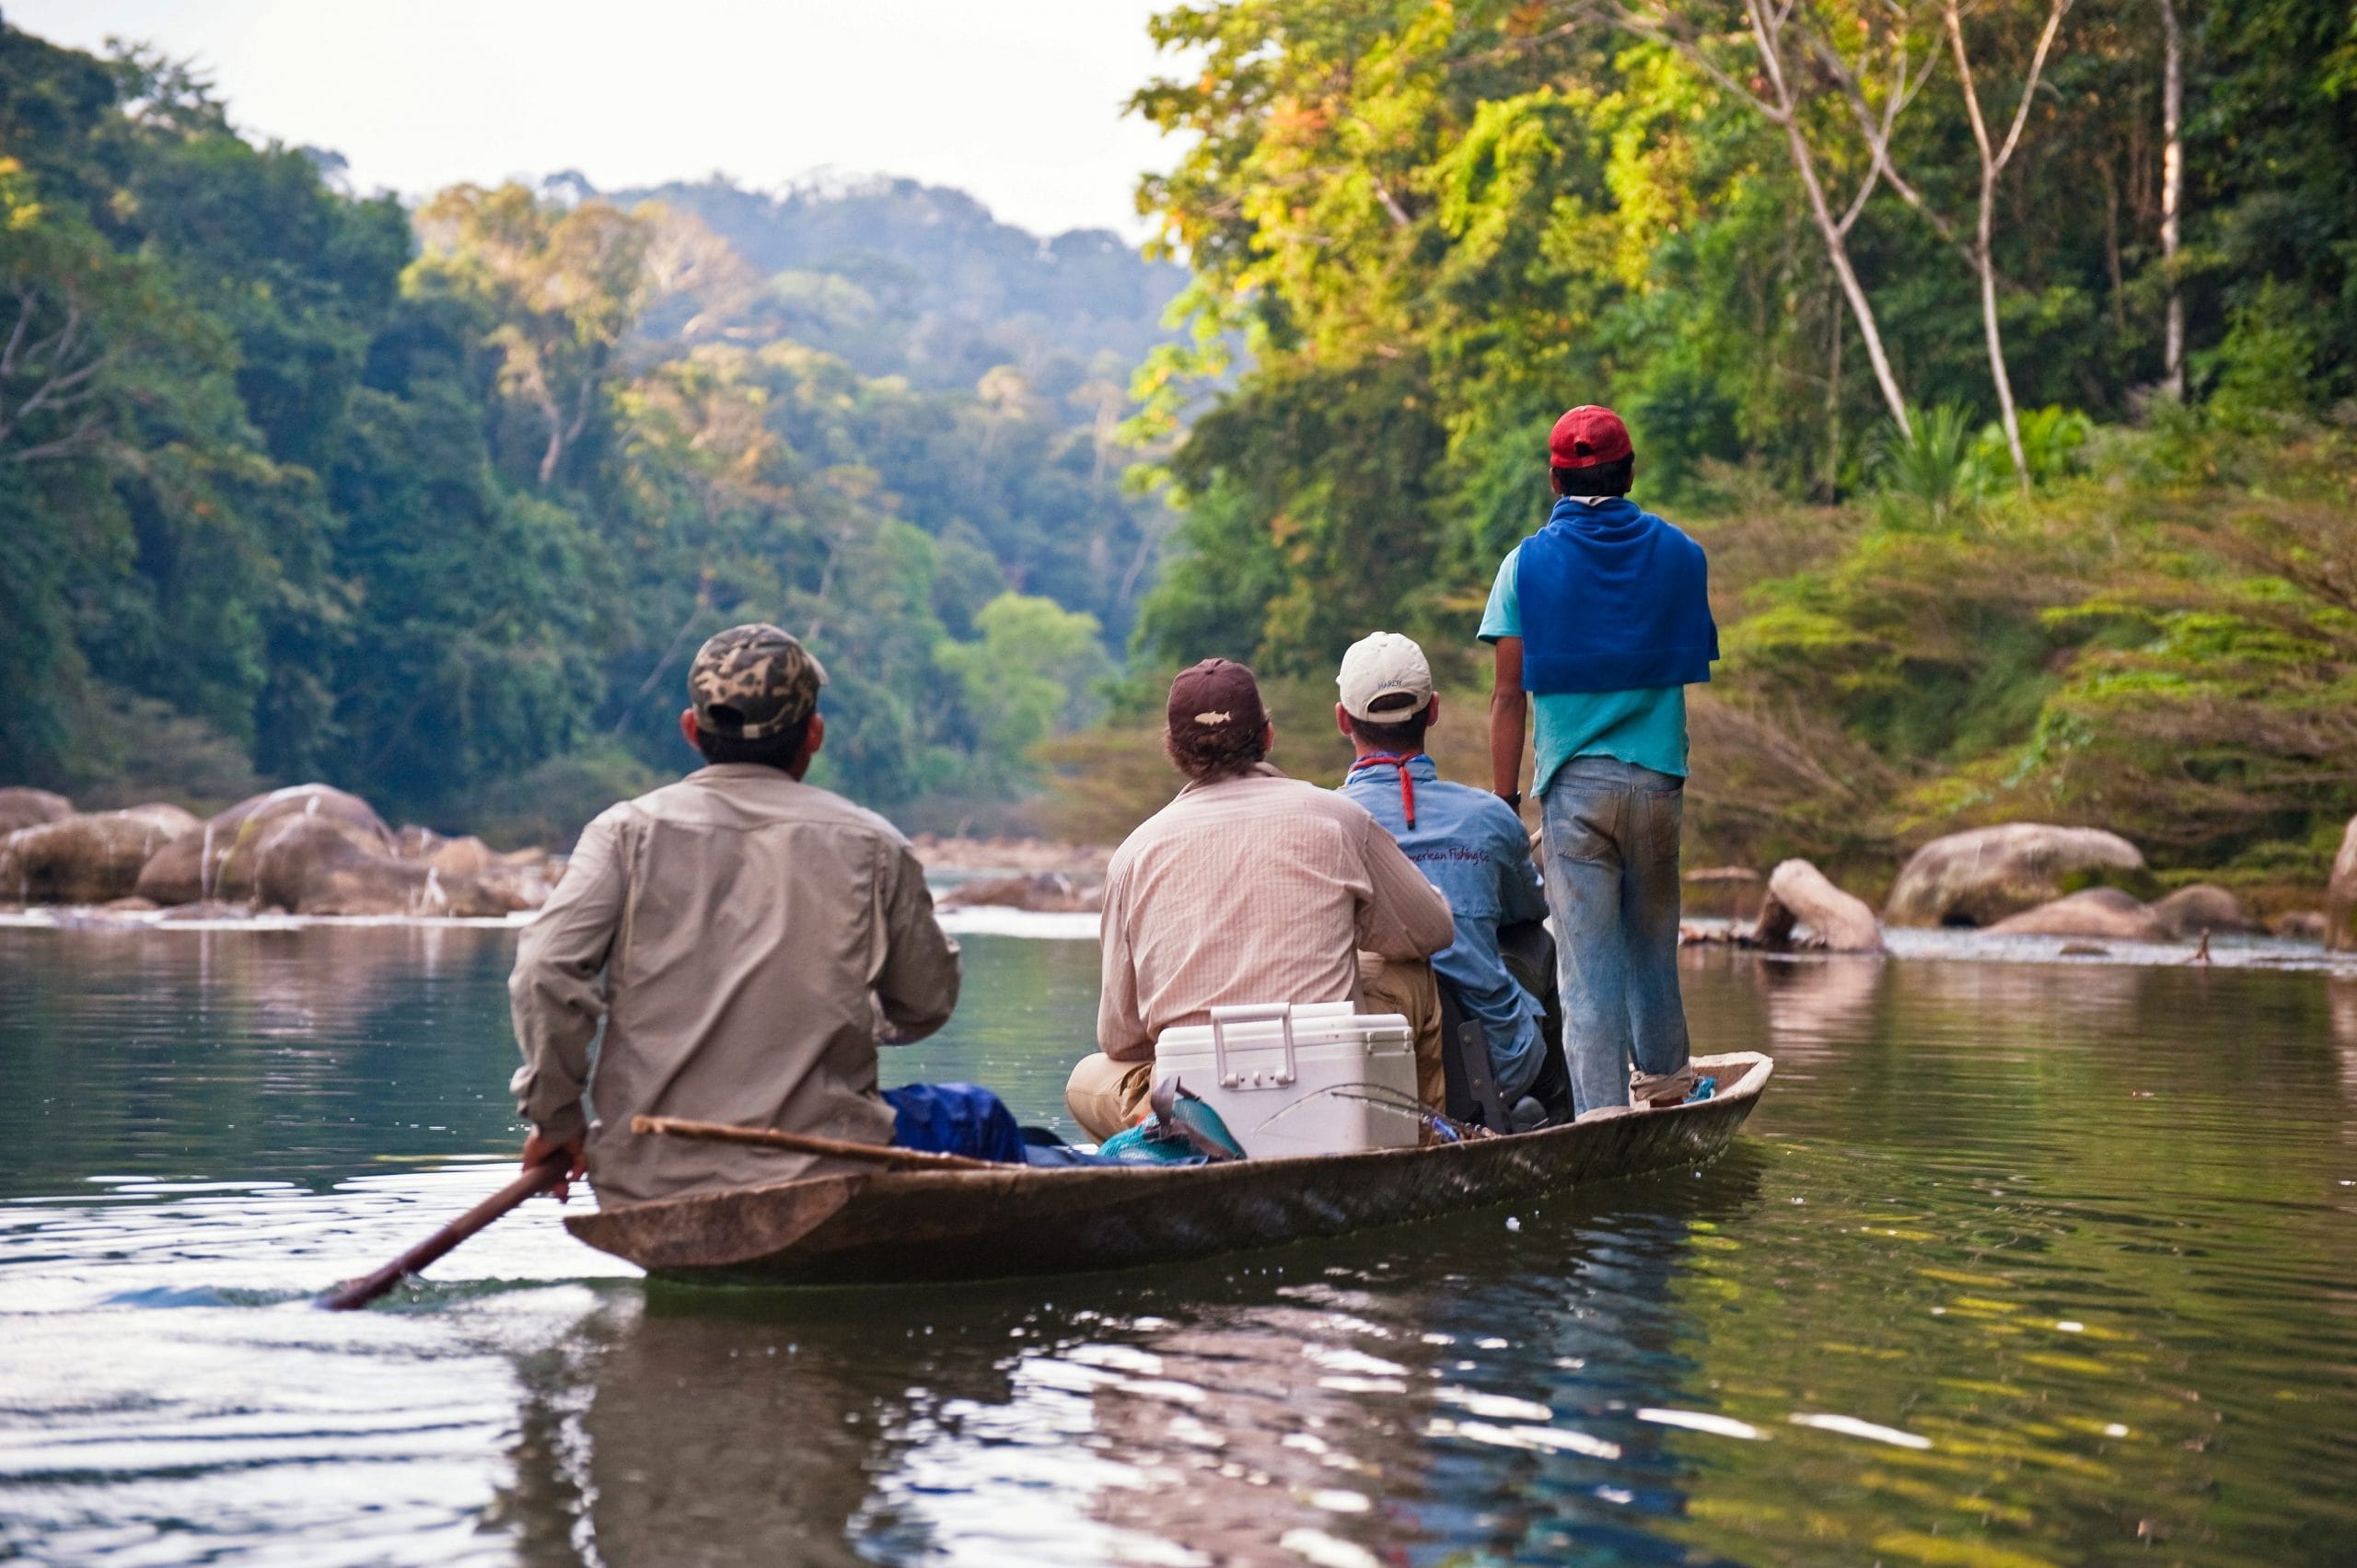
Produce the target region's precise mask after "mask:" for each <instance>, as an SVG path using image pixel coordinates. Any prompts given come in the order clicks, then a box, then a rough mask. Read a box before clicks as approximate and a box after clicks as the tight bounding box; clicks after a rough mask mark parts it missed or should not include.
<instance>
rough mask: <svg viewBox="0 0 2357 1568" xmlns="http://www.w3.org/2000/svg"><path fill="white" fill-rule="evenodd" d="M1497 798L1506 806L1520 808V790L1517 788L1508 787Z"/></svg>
mask: <svg viewBox="0 0 2357 1568" xmlns="http://www.w3.org/2000/svg"><path fill="white" fill-rule="evenodd" d="M1498 798H1499V799H1500V800H1503V801H1504V802H1505V803H1506V804H1507V805H1508V806H1511V807H1514V808H1515V810H1516V811H1519V810H1521V809H1522V791H1520V790H1518V789H1510V790H1508V791H1506V792H1505V794H1504V795H1502V796H1498Z"/></svg>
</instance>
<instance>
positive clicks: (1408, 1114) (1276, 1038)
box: [1154, 1002, 1422, 1159]
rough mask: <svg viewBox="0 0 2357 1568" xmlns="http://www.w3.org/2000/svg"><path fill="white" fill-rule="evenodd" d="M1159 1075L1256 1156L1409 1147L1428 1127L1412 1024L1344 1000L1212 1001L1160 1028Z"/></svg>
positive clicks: (1156, 1070)
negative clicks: (1188, 1020)
mask: <svg viewBox="0 0 2357 1568" xmlns="http://www.w3.org/2000/svg"><path fill="white" fill-rule="evenodd" d="M1154 1076H1155V1082H1156V1083H1159V1082H1161V1081H1162V1080H1163V1079H1165V1078H1173V1077H1175V1078H1177V1079H1179V1082H1180V1083H1182V1084H1184V1085H1185V1086H1187V1088H1189V1089H1190V1090H1191V1091H1192V1092H1193V1093H1195V1094H1196V1095H1198V1096H1200V1097H1202V1099H1203V1100H1204V1102H1205V1103H1207V1104H1208V1105H1210V1106H1211V1108H1212V1109H1213V1110H1216V1111H1218V1112H1219V1115H1220V1120H1221V1121H1225V1122H1226V1123H1227V1130H1228V1131H1229V1132H1232V1133H1234V1134H1235V1135H1236V1141H1237V1143H1239V1144H1243V1145H1244V1152H1245V1153H1246V1154H1248V1155H1250V1156H1252V1157H1253V1158H1255V1159H1271V1158H1276V1157H1279V1156H1286V1155H1343V1154H1356V1153H1358V1152H1360V1151H1361V1150H1364V1149H1404V1148H1412V1147H1414V1146H1415V1144H1416V1142H1417V1139H1418V1137H1419V1134H1420V1132H1421V1130H1422V1119H1421V1118H1420V1117H1419V1116H1418V1115H1417V1114H1416V1111H1415V1109H1414V1106H1415V1102H1416V1037H1415V1035H1414V1033H1413V1031H1411V1029H1410V1028H1409V1027H1408V1020H1407V1019H1406V1018H1404V1017H1402V1016H1399V1014H1397V1013H1360V1012H1357V1011H1355V1010H1353V1007H1352V1005H1351V1004H1350V1003H1348V1002H1321V1003H1303V1004H1286V1003H1274V1004H1269V1005H1247V1006H1236V1007H1214V1008H1213V1009H1212V1021H1211V1022H1210V1023H1208V1024H1190V1025H1187V1026H1185V1027H1183V1028H1173V1029H1165V1030H1163V1031H1162V1038H1161V1039H1160V1040H1155V1044H1154Z"/></svg>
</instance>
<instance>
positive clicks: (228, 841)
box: [0, 784, 564, 919]
mask: <svg viewBox="0 0 2357 1568" xmlns="http://www.w3.org/2000/svg"><path fill="white" fill-rule="evenodd" d="M0 829H5V830H6V836H5V837H0V900H12V901H14V902H16V903H17V904H20V905H32V904H68V905H80V906H90V907H94V908H97V909H99V910H104V911H110V912H117V913H144V912H155V911H158V910H162V911H179V910H190V911H202V912H203V913H204V915H205V917H206V918H211V919H237V918H239V917H240V916H251V915H256V914H296V915H335V916H369V917H389V916H393V917H398V916H408V917H423V918H444V919H454V918H455V919H495V918H499V917H503V916H505V915H509V914H513V913H516V912H519V911H525V910H533V909H538V908H539V907H540V905H541V904H542V903H544V902H545V901H547V899H548V896H549V893H550V891H551V889H553V888H554V887H555V886H556V884H557V880H558V878H560V877H563V874H564V857H563V856H562V855H555V854H549V853H548V852H547V851H545V850H539V849H527V850H519V851H516V852H513V853H510V854H502V853H500V852H499V851H496V850H493V849H492V848H491V847H490V846H489V845H488V844H485V843H484V842H482V840H481V839H477V838H471V837H462V838H445V837H443V836H442V835H441V834H439V833H435V832H434V831H432V830H429V829H425V828H419V827H404V828H401V829H400V830H398V831H397V830H394V829H392V828H390V827H389V826H387V825H386V823H385V821H384V819H382V818H380V817H378V816H377V813H376V811H375V809H374V808H373V807H370V806H369V805H368V803H367V802H366V801H365V800H362V799H361V798H360V797H359V796H354V795H349V794H346V793H345V792H344V791H343V790H340V789H335V788H332V787H331V786H329V785H327V784H295V785H291V786H289V787H288V788H285V789H280V790H273V791H271V792H270V793H269V794H267V795H258V796H253V797H251V798H250V799H248V800H242V801H239V802H238V804H237V805H235V806H233V807H229V809H227V810H226V811H224V812H221V813H219V814H218V815H216V816H215V817H212V818H210V819H202V820H200V819H198V818H196V817H195V816H193V815H192V814H191V813H189V812H187V811H184V810H182V809H180V807H177V806H161V805H158V806H137V807H131V808H130V809H128V810H124V811H76V810H75V809H74V807H73V804H72V802H70V801H68V800H66V799H65V798H64V796H56V795H50V794H47V793H46V792H43V791H38V790H28V789H6V790H0Z"/></svg>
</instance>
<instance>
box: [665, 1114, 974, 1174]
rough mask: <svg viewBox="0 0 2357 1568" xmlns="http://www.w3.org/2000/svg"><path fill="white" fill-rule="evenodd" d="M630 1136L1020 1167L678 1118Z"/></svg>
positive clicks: (922, 1165) (903, 1162)
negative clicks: (658, 1135)
mask: <svg viewBox="0 0 2357 1568" xmlns="http://www.w3.org/2000/svg"><path fill="white" fill-rule="evenodd" d="M630 1130H631V1131H632V1132H655V1133H663V1134H668V1136H670V1137H674V1138H702V1139H703V1140H705V1141H706V1142H708V1143H714V1144H751V1145H753V1146H754V1147H755V1148H761V1149H787V1150H790V1151H792V1152H793V1153H795V1154H798V1155H828V1156H832V1157H834V1158H836V1159H847V1160H864V1161H865V1162H866V1163H868V1164H870V1165H897V1166H909V1167H915V1168H917V1169H920V1170H995V1171H1001V1172H1004V1171H1009V1170H1016V1169H1019V1168H1020V1167H1016V1166H1011V1165H1002V1164H1000V1163H998V1162H997V1161H995V1160H978V1159H969V1158H967V1157H966V1156H964V1155H938V1154H935V1153H934V1152H933V1151H932V1150H930V1149H899V1148H894V1147H892V1146H891V1145H890V1144H855V1143H853V1142H852V1141H851V1140H850V1139H848V1138H826V1137H821V1136H819V1134H818V1133H816V1132H778V1131H777V1130H775V1129H774V1128H770V1127H735V1126H731V1125H730V1124H729V1123H727V1122H726V1121H687V1120H685V1119H683V1118H680V1117H677V1116H633V1117H632V1118H631V1119H630Z"/></svg>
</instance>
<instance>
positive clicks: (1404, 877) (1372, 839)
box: [1097, 770, 1457, 1062]
mask: <svg viewBox="0 0 2357 1568" xmlns="http://www.w3.org/2000/svg"><path fill="white" fill-rule="evenodd" d="M1103 935H1104V959H1105V974H1104V989H1103V991H1102V993H1100V997H1099V1000H1098V1003H1097V1048H1098V1049H1099V1050H1101V1051H1104V1052H1105V1054H1106V1055H1108V1056H1109V1057H1111V1058H1113V1059H1114V1060H1115V1061H1117V1062H1143V1061H1145V1060H1148V1059H1150V1058H1151V1057H1152V1056H1153V1055H1154V1041H1155V1037H1156V1036H1157V1035H1159V1034H1161V1033H1162V1031H1163V1030H1165V1029H1167V1028H1173V1027H1175V1026H1178V1025H1182V1024H1205V1023H1209V1022H1210V1021H1211V1009H1212V1008H1213V1006H1215V1005H1228V1004H1232V1003H1247V1002H1345V1001H1349V1000H1350V999H1351V998H1352V996H1353V994H1354V993H1355V992H1356V991H1357V988H1358V983H1359V970H1358V961H1357V956H1356V955H1357V951H1358V949H1360V948H1364V949H1366V950H1367V951H1369V952H1372V953H1376V954H1380V955H1381V956H1382V957H1384V958H1429V957H1431V956H1432V955H1433V954H1434V953H1437V952H1439V951H1440V950H1441V949H1442V948H1444V947H1447V946H1448V945H1449V943H1451V942H1453V941H1455V940H1456V935H1457V928H1456V923H1455V920H1454V917H1452V916H1451V914H1450V913H1449V908H1448V900H1447V899H1446V898H1445V897H1444V896H1442V894H1441V892H1440V891H1439V889H1435V888H1434V886H1433V885H1432V884H1431V883H1430V882H1427V881H1425V880H1424V876H1423V873H1422V872H1421V871H1418V870H1417V869H1416V867H1415V865H1414V864H1413V863H1412V862H1411V861H1410V860H1409V859H1408V857H1407V856H1406V855H1405V854H1401V853H1400V851H1399V845H1398V844H1397V843H1395V842H1392V839H1391V835H1390V834H1389V833H1387V832H1385V831H1384V830H1383V828H1382V826H1381V825H1380V824H1379V823H1377V822H1376V819H1374V818H1373V817H1370V816H1368V815H1367V813H1366V809H1365V807H1362V806H1360V805H1359V804H1358V803H1357V802H1356V801H1353V800H1351V799H1349V798H1348V797H1346V796H1340V795H1336V794H1334V793H1332V792H1330V791H1328V790H1322V789H1319V788H1318V786H1317V785H1315V784H1305V783H1303V782H1302V781H1301V780H1299V779H1289V778H1286V777H1284V776H1283V775H1282V774H1279V773H1277V772H1274V770H1270V771H1268V772H1261V773H1252V774H1247V775H1245V776H1243V777H1240V778H1229V779H1222V780H1219V781H1217V782H1215V783H1213V784H1190V785H1189V786H1188V787H1187V788H1186V789H1184V790H1182V791H1181V792H1179V798H1178V799H1176V800H1174V801H1172V802H1171V803H1170V804H1169V805H1167V806H1166V807H1163V808H1162V809H1161V810H1160V811H1157V812H1155V814H1154V815H1153V816H1152V817H1150V818H1148V819H1146V820H1145V821H1144V822H1143V823H1141V824H1139V826H1138V829H1137V830H1136V831H1135V832H1132V834H1131V835H1130V836H1129V838H1128V839H1127V840H1125V841H1124V842H1122V844H1121V847H1120V849H1119V850H1118V851H1116V852H1115V853H1114V855H1113V863H1112V865H1111V866H1110V867H1109V869H1108V870H1107V872H1106V877H1105V915H1104V925H1103Z"/></svg>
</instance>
